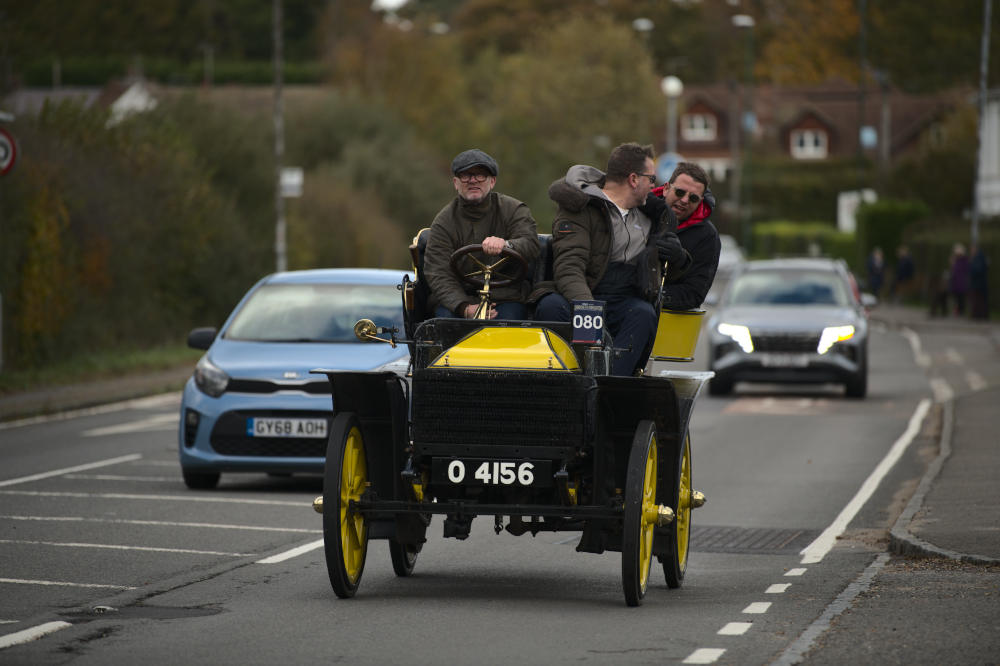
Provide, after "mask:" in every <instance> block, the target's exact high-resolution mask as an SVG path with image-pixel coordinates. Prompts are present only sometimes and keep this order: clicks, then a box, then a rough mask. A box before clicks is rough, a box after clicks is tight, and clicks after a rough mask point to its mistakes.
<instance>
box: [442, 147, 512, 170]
mask: <svg viewBox="0 0 1000 666" xmlns="http://www.w3.org/2000/svg"><path fill="white" fill-rule="evenodd" d="M476 166H481V167H483V168H484V169H486V170H487V171H489V172H490V173H491V174H493V176H494V177H496V175H497V173H498V172H499V171H500V168H499V167H497V161H496V160H495V159H493V158H492V157H490V156H489V155H487V154H486V153H484V152H483V151H481V150H479V149H478V148H473V149H472V150H466V151H464V152H461V153H459V154H458V155H457V156H456V157H455V159H453V160H452V161H451V172H452V173H453V174H455V175H458V174H460V173H462V172H463V171H465V170H467V169H471V168H472V167H476Z"/></svg>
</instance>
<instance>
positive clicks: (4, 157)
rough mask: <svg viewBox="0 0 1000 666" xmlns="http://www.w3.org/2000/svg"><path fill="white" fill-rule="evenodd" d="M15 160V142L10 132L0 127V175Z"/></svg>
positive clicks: (10, 167)
mask: <svg viewBox="0 0 1000 666" xmlns="http://www.w3.org/2000/svg"><path fill="white" fill-rule="evenodd" d="M16 161H17V142H16V141H14V137H13V136H11V134H10V132H8V131H7V130H5V129H4V128H2V127H0V176H2V175H4V174H5V173H7V172H8V171H10V170H11V169H12V168H13V167H14V162H16Z"/></svg>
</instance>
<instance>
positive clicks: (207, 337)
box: [188, 326, 219, 350]
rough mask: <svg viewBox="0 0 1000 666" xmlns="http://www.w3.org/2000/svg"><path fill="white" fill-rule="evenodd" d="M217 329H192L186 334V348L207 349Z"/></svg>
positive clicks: (209, 327)
mask: <svg viewBox="0 0 1000 666" xmlns="http://www.w3.org/2000/svg"><path fill="white" fill-rule="evenodd" d="M218 332H219V329H217V328H213V327H211V326H208V327H204V328H194V329H191V332H190V333H188V347H190V348H191V349H202V350H205V349H208V348H209V347H211V346H212V342H213V341H214V340H215V336H216V335H217V334H218Z"/></svg>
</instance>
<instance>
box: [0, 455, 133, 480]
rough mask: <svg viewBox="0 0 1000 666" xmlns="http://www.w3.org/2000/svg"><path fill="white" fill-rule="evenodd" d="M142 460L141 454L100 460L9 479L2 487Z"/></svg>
mask: <svg viewBox="0 0 1000 666" xmlns="http://www.w3.org/2000/svg"><path fill="white" fill-rule="evenodd" d="M140 458H142V454H141V453H131V454H129V455H127V456H119V457H117V458H108V459H107V460H99V461H97V462H92V463H87V464H86V465H76V466H75V467H64V468H62V469H54V470H52V471H51V472H42V473H40V474H32V475H31V476H22V477H19V478H16V479H7V480H6V481H0V487H4V486H14V485H17V484H19V483H28V482H29V481H39V480H41V479H49V478H52V477H53V476H63V475H64V474H72V473H73V472H84V471H86V470H88V469H97V468H98V467H108V466H109V465H119V464H121V463H125V462H132V461H134V460H139V459H140Z"/></svg>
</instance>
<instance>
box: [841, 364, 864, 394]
mask: <svg viewBox="0 0 1000 666" xmlns="http://www.w3.org/2000/svg"><path fill="white" fill-rule="evenodd" d="M866 393H868V367H867V365H866V366H864V367H862V368H861V370H859V371H858V374H857V375H855V376H854V377H851V378H850V379H848V380H847V382H846V383H845V384H844V395H846V396H847V397H848V398H864V397H865V394H866Z"/></svg>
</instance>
